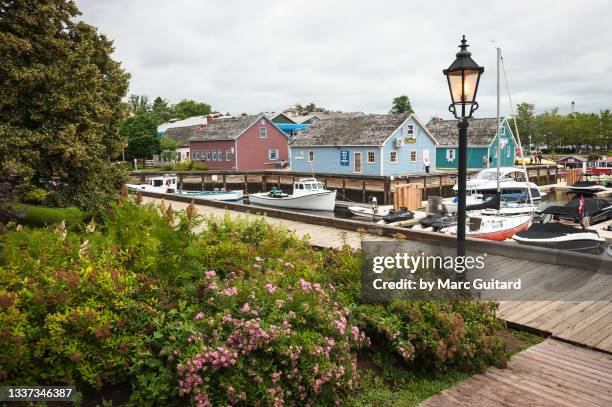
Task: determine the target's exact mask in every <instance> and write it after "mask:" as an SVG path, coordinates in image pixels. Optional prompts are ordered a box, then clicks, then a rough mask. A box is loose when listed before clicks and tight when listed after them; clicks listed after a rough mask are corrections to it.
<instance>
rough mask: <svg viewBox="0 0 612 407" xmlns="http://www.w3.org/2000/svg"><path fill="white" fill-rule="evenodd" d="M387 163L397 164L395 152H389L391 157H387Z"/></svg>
mask: <svg viewBox="0 0 612 407" xmlns="http://www.w3.org/2000/svg"><path fill="white" fill-rule="evenodd" d="M389 162H391V163H396V162H397V151H391V156H390V157H389Z"/></svg>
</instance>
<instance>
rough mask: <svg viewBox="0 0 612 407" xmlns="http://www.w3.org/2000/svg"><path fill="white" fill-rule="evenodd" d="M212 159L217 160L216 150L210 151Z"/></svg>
mask: <svg viewBox="0 0 612 407" xmlns="http://www.w3.org/2000/svg"><path fill="white" fill-rule="evenodd" d="M212 160H213V161H217V150H213V151H212Z"/></svg>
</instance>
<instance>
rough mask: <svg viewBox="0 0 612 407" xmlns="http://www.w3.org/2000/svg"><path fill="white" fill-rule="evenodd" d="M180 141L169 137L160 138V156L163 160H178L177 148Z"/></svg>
mask: <svg viewBox="0 0 612 407" xmlns="http://www.w3.org/2000/svg"><path fill="white" fill-rule="evenodd" d="M177 148H178V143H177V142H176V141H174V140H172V139H171V138H169V137H162V138H161V140H160V154H159V156H160V158H161V159H162V160H163V161H174V160H176V149H177Z"/></svg>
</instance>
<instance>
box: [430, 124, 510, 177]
mask: <svg viewBox="0 0 612 407" xmlns="http://www.w3.org/2000/svg"><path fill="white" fill-rule="evenodd" d="M427 130H428V131H429V133H430V134H431V135H432V136H433V137H434V138H435V139H436V140H437V141H438V143H439V144H438V146H436V168H437V169H438V170H443V169H449V170H450V169H457V167H458V163H459V156H458V145H459V130H458V128H457V120H435V119H433V120H432V121H431V122H430V123H429V124H428V125H427ZM500 139H501V147H502V149H501V160H500V166H501V167H511V166H513V165H514V161H515V156H516V147H517V145H516V142H515V141H514V137H513V135H512V130H511V129H510V126H509V124H508V120H507V119H502V120H501V125H500ZM497 160H498V157H497V119H496V118H486V119H471V120H470V126H469V127H468V162H467V167H468V168H469V169H479V168H486V167H487V163H488V164H489V166H490V167H495V166H497Z"/></svg>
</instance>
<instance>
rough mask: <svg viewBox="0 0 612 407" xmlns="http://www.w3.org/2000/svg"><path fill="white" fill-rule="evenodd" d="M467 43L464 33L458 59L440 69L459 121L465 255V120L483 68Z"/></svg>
mask: <svg viewBox="0 0 612 407" xmlns="http://www.w3.org/2000/svg"><path fill="white" fill-rule="evenodd" d="M468 47H469V45H468V44H467V41H466V40H465V35H464V36H463V39H462V40H461V45H459V48H461V50H460V51H459V52H458V53H457V59H455V61H454V62H453V63H452V64H451V66H449V67H448V69H445V70H443V71H442V72H443V73H444V75H446V79H447V80H448V89H449V90H450V94H451V100H452V103H451V104H450V106H449V107H448V110H450V111H451V113H453V115H455V118H456V119H458V120H459V168H458V176H459V185H458V192H459V194H458V198H459V202H458V208H457V256H462V257H463V256H465V218H466V215H465V196H466V180H467V128H468V119H469V118H470V117H472V113H474V111H475V110H476V109H478V103H477V102H476V92H477V91H478V83H479V82H480V75H482V73H483V72H484V68H483V67H480V66H478V64H477V63H476V62H474V60H473V59H472V58H471V57H472V54H471V53H470V52H469V51H468V50H467V48H468Z"/></svg>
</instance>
